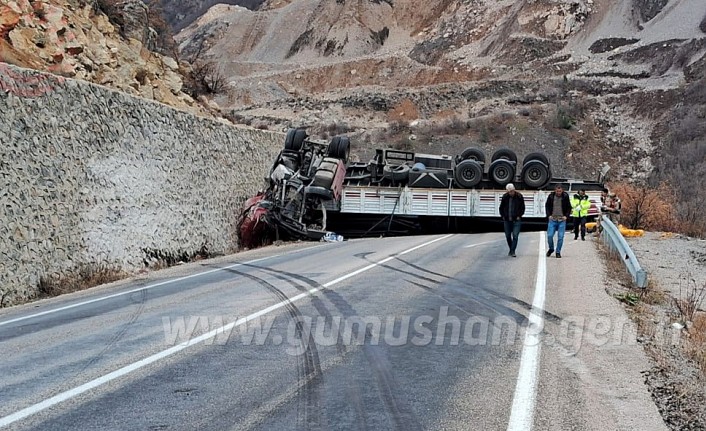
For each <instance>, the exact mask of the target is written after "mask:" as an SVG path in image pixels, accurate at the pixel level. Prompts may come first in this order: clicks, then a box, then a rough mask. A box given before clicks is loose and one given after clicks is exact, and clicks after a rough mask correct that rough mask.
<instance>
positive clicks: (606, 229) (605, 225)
mask: <svg viewBox="0 0 706 431" xmlns="http://www.w3.org/2000/svg"><path fill="white" fill-rule="evenodd" d="M601 227H602V229H603V232H601V233H600V236H601V239H602V240H603V243H604V244H607V245H608V246H609V247H610V248H611V249H612V250H613V251H615V252H617V253H618V254H619V255H620V256H621V257H622V258H623V259H622V260H623V263H624V264H625V267H626V268H627V270H628V272H629V273H630V275H631V276H632V280H633V281H634V282H635V284H636V285H637V287H640V288H645V287H647V272H646V271H645V270H644V269H642V266H640V262H639V261H638V260H637V257H636V256H635V253H634V252H633V251H632V249H631V248H630V245H629V244H628V243H627V241H625V238H624V237H623V234H621V233H620V230H619V229H618V227H617V226H615V224H613V222H612V221H610V219H609V218H608V217H606V216H601Z"/></svg>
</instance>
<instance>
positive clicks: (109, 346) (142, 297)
mask: <svg viewBox="0 0 706 431" xmlns="http://www.w3.org/2000/svg"><path fill="white" fill-rule="evenodd" d="M135 293H136V294H138V295H139V298H138V300H137V304H139V305H138V307H137V310H135V312H134V313H132V315H131V316H130V318H129V319H128V321H127V322H126V323H125V324H124V325H122V327H121V328H120V330H119V331H118V332H117V333H116V334H115V335H113V337H112V338H111V339H110V341H108V344H106V345H105V347H103V349H102V350H101V351H100V352H98V353H97V354H96V355H94V356H93V357H92V358H91V360H89V361H88V362H87V363H86V365H84V366H83V367H82V368H81V370H80V371H79V372H78V373H76V375H80V374H82V373H83V372H84V371H86V370H87V369H88V368H89V367H91V366H92V365H93V364H95V363H96V362H98V360H99V359H100V358H101V357H103V355H105V354H106V353H108V351H109V350H110V349H112V348H113V346H114V345H115V344H116V343H117V342H118V341H120V340H121V339H122V338H123V337H124V336H125V333H127V331H128V329H130V327H131V326H132V325H133V324H134V323H135V322H136V321H137V319H139V318H140V316H141V315H142V313H143V312H144V310H145V298H146V297H147V292H145V291H144V290H140V291H138V292H135ZM134 296H135V295H131V296H130V298H131V299H132V298H134ZM133 301H134V299H133Z"/></svg>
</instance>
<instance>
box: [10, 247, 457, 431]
mask: <svg viewBox="0 0 706 431" xmlns="http://www.w3.org/2000/svg"><path fill="white" fill-rule="evenodd" d="M451 236H453V235H446V236H443V237H440V238H436V239H434V240H431V241H428V242H425V243H423V244H420V245H418V246H416V247H412V248H410V249H408V250H405V251H403V252H401V253H399V254H396V255H392V256H389V257H387V258H385V259H383V260H380V261H378V262H375V263H372V264H370V265H368V266H365V267H363V268H360V269H358V270H355V271H353V272H350V273H348V274H346V275H343V276H341V277H338V278H336V279H335V280H332V281H329V282H328V283H326V284H324V285H322V286H321V287H315V288H313V289H310V290H308V291H306V292H303V293H300V294H298V295H296V296H293V297H291V298H288V299H286V300H284V301H281V302H278V303H276V304H274V305H271V306H269V307H267V308H264V309H262V310H260V311H257V312H255V313H252V314H250V315H248V316H246V317H242V318H240V319H238V320H236V321H235V322H232V323H229V324H227V325H224V326H221V327H219V328H217V329H214V330H212V331H209V332H207V333H205V334H203V335H200V336H198V337H196V338H193V339H191V340H189V341H186V342H184V343H181V344H178V345H176V346H174V347H170V348H169V349H166V350H163V351H161V352H158V353H155V354H153V355H151V356H148V357H146V358H144V359H141V360H139V361H137V362H133V363H132V364H130V365H126V366H124V367H122V368H119V369H117V370H115V371H112V372H110V373H108V374H106V375H104V376H101V377H98V378H97V379H94V380H91V381H89V382H87V383H84V384H82V385H80V386H77V387H75V388H73V389H69V390H68V391H65V392H61V393H59V394H57V395H54V396H53V397H51V398H48V399H46V400H44V401H41V402H39V403H37V404H33V405H31V406H29V407H26V408H24V409H22V410H20V411H18V412H15V413H13V414H11V415H8V416H5V417H3V418H0V427H4V426H7V425H10V424H12V423H14V422H17V421H19V420H21V419H24V418H26V417H28V416H32V415H34V414H36V413H39V412H40V411H42V410H45V409H47V408H49V407H52V406H54V405H56V404H59V403H61V402H64V401H66V400H69V399H71V398H73V397H75V396H77V395H80V394H82V393H84V392H87V391H89V390H91V389H94V388H96V387H98V386H101V385H103V384H105V383H108V382H110V381H112V380H115V379H117V378H119V377H122V376H125V375H127V374H129V373H131V372H133V371H136V370H139V369H140V368H143V367H145V366H147V365H150V364H152V363H154V362H157V361H159V360H160V359H164V358H166V357H168V356H171V355H173V354H175V353H178V352H181V351H182V350H184V349H186V348H187V347H190V346H193V345H195V344H198V343H201V342H203V341H206V340H208V339H210V338H213V337H216V336H218V335H219V334H222V333H224V332H228V331H230V330H232V329H233V328H236V327H238V326H241V325H243V324H245V323H246V322H249V321H251V320H253V319H257V318H258V317H260V316H263V315H265V314H267V313H270V312H271V311H274V310H277V309H279V308H282V307H284V306H285V305H287V304H291V303H293V302H296V301H299V300H300V299H302V298H305V297H307V296H311V295H313V294H314V293H316V292H318V291H320V290H321V289H324V288H327V287H330V286H333V285H335V284H337V283H340V282H341V281H343V280H346V279H348V278H351V277H354V276H356V275H358V274H360V273H363V272H365V271H368V270H370V269H372V268H375V267H376V266H379V265H381V264H383V263H385V262H389V261H390V260H392V259H395V258H396V257H397V256H401V255H404V254H407V253H411V252H413V251H414V250H418V249H420V248H422V247H426V246H428V245H430V244H433V243H435V242H437V241H441V240H444V239H447V238H449V237H451Z"/></svg>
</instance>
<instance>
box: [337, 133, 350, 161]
mask: <svg viewBox="0 0 706 431" xmlns="http://www.w3.org/2000/svg"><path fill="white" fill-rule="evenodd" d="M350 153H351V140H350V139H349V138H348V136H341V139H340V140H339V141H338V158H339V159H341V160H343V163H348V156H349V155H350Z"/></svg>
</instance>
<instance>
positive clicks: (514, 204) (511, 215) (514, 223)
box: [500, 183, 525, 257]
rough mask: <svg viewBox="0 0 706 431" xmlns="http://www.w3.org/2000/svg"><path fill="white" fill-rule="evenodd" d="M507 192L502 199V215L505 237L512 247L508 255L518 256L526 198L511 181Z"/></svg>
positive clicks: (506, 187) (508, 244)
mask: <svg viewBox="0 0 706 431" xmlns="http://www.w3.org/2000/svg"><path fill="white" fill-rule="evenodd" d="M505 189H506V190H507V193H505V194H504V195H503V197H502V199H501V200H500V217H501V218H502V219H503V224H504V225H505V239H506V240H507V246H508V247H510V251H509V252H508V254H507V255H508V256H512V257H517V255H516V254H515V250H517V240H518V239H519V237H520V224H521V219H522V216H523V215H525V198H523V197H522V194H521V193H520V192H518V191H516V190H515V186H514V185H513V184H512V183H510V184H508V185H507V186H505Z"/></svg>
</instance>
